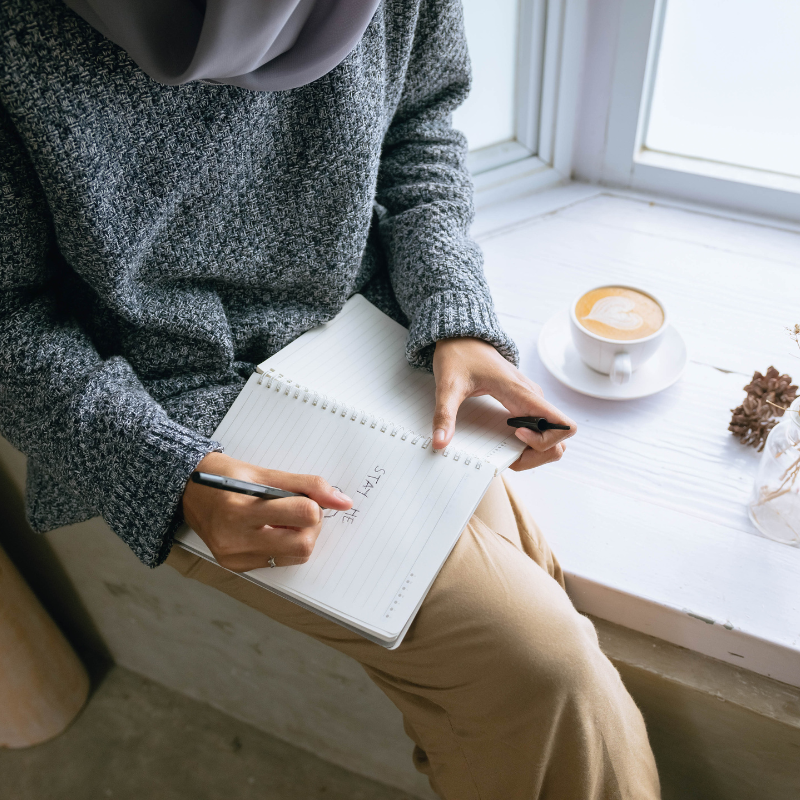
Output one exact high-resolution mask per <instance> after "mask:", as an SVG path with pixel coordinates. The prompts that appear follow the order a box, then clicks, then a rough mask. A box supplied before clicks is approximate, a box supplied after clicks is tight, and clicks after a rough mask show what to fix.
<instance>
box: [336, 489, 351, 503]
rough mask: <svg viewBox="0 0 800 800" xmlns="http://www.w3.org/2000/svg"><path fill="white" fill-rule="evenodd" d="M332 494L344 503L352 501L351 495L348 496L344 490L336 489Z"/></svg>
mask: <svg viewBox="0 0 800 800" xmlns="http://www.w3.org/2000/svg"><path fill="white" fill-rule="evenodd" d="M333 496H334V497H335V498H336V499H337V500H342V501H344V502H345V503H352V502H353V498H352V497H348V496H347V495H346V494H345V493H344V492H340V491H339V490H338V489H337V490H336V491H335V492H334V493H333Z"/></svg>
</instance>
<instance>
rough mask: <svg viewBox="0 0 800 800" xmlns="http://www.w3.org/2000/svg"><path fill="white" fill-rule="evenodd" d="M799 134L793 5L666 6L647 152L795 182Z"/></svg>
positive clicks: (714, 1) (799, 25)
mask: <svg viewBox="0 0 800 800" xmlns="http://www.w3.org/2000/svg"><path fill="white" fill-rule="evenodd" d="M487 5H490V4H487ZM798 137H800V2H799V1H798V0H757V1H756V0H667V7H666V13H665V16H664V28H663V31H662V37H661V48H660V51H659V57H658V64H657V70H656V78H655V84H654V89H653V95H652V101H651V107H650V117H649V122H648V126H647V131H646V136H645V142H644V143H645V147H647V148H648V149H650V150H658V151H661V152H666V153H674V154H678V155H683V156H689V157H694V158H702V159H708V160H712V161H719V162H723V163H727V164H735V165H739V166H744V167H751V168H755V169H761V170H769V171H771V172H780V173H785V174H789V175H800V145H799V144H798V142H799V141H800V140H799V139H798Z"/></svg>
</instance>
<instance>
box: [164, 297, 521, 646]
mask: <svg viewBox="0 0 800 800" xmlns="http://www.w3.org/2000/svg"><path fill="white" fill-rule="evenodd" d="M407 333H408V331H407V330H406V329H405V328H404V327H403V326H402V325H399V324H398V323H396V322H395V321H394V320H392V319H391V318H390V317H388V316H386V315H385V314H384V313H383V312H381V311H379V310H378V309H377V308H376V307H375V306H373V305H372V304H371V303H370V302H369V301H368V300H366V299H365V298H364V297H362V296H361V295H355V296H354V297H353V298H351V299H350V300H349V301H348V302H347V303H346V305H345V306H344V309H343V310H342V311H341V312H340V313H339V314H338V316H336V317H335V318H334V319H333V320H331V321H330V322H328V323H326V324H324V325H321V326H320V327H318V328H314V329H313V330H310V331H308V332H307V333H304V334H303V335H302V336H300V337H298V338H297V339H296V340H295V341H294V342H292V343H291V344H289V345H288V346H287V347H285V348H284V349H283V350H281V351H279V352H278V353H276V354H275V355H274V356H272V357H271V358H269V359H267V360H266V361H264V362H263V363H262V364H259V366H258V368H257V371H256V372H255V373H254V374H253V375H251V377H250V379H249V380H248V381H247V384H246V385H245V387H244V388H243V390H242V392H241V393H240V394H239V396H238V398H237V399H236V401H235V402H234V404H233V405H232V406H231V408H230V410H229V411H228V413H227V414H226V415H225V418H224V419H223V420H222V422H221V423H220V425H219V427H218V428H217V430H216V432H215V433H214V438H215V439H217V440H218V441H220V442H222V444H223V445H224V446H225V452H226V453H227V454H228V455H230V456H233V457H234V458H238V459H241V460H243V461H248V462H250V463H252V464H257V465H259V466H264V467H270V468H272V469H281V470H286V471H289V472H302V473H313V474H317V475H321V476H322V477H324V478H325V479H326V480H327V481H328V482H329V483H331V484H333V485H335V486H337V487H338V488H339V489H341V490H342V491H343V492H344V493H345V494H347V495H349V496H350V497H352V498H354V504H353V507H352V509H350V510H349V511H328V512H326V516H325V519H324V520H323V524H322V531H321V533H320V535H319V538H318V540H317V543H316V546H315V548H314V552H313V553H312V555H311V558H310V559H309V561H308V562H306V563H305V564H302V565H300V566H296V567H280V568H275V569H269V568H265V569H256V570H252V571H250V572H247V573H244V577H245V578H247V579H249V580H251V581H254V582H255V583H257V584H259V585H260V586H263V587H264V588H265V589H269V590H270V591H272V592H275V593H276V594H278V595H280V596H281V597H284V598H286V599H288V600H291V601H292V602H294V603H297V604H298V605H301V606H303V607H304V608H307V609H310V610H311V611H314V612H315V613H317V614H320V615H322V616H324V617H326V618H327V619H330V620H333V621H335V622H337V623H339V624H340V625H343V626H344V627H346V628H348V629H349V630H352V631H355V632H356V633H358V634H360V635H362V636H364V637H365V638H367V639H370V640H371V641H373V642H376V643H377V644H380V645H382V646H384V647H388V648H394V647H397V646H398V645H399V644H400V642H401V641H402V640H403V637H404V636H405V633H406V631H407V630H408V628H409V626H410V625H411V622H412V621H413V619H414V615H415V614H416V612H417V610H418V609H419V607H420V605H421V604H422V600H423V599H424V597H425V595H426V594H427V592H428V590H429V589H430V587H431V585H432V583H433V581H434V579H435V578H436V575H437V574H438V573H439V570H440V569H441V568H442V566H443V564H444V562H445V561H446V559H447V556H448V555H449V554H450V551H451V550H452V549H453V547H454V546H455V544H456V542H457V541H458V537H459V536H460V534H461V532H462V531H463V529H464V527H465V526H466V524H467V522H468V521H469V519H470V517H471V516H472V514H473V512H474V511H475V509H476V508H477V506H478V503H479V502H480V500H481V498H482V497H483V495H484V493H485V492H486V489H487V488H488V487H489V484H490V482H491V481H492V479H493V478H494V477H495V475H497V474H498V473H499V471H500V470H502V469H504V468H505V467H507V466H508V465H509V464H512V463H513V462H514V461H515V460H516V459H517V458H518V457H519V455H520V453H521V452H522V450H523V449H524V445H523V444H522V442H520V441H519V439H517V438H516V437H515V436H514V431H513V430H512V429H511V428H509V427H508V425H507V424H506V419H507V418H508V413H507V412H506V410H505V409H504V408H503V407H502V406H501V405H500V403H498V402H497V401H496V400H494V399H492V398H489V397H479V398H470V399H468V400H466V401H465V402H464V404H463V405H462V407H461V409H460V411H459V414H458V419H457V421H456V433H455V436H454V437H453V441H452V443H451V445H450V446H449V447H447V448H446V449H444V450H442V451H435V450H433V448H432V447H431V439H430V430H431V423H432V420H433V411H434V393H435V382H434V378H433V376H432V375H430V374H429V373H426V372H422V371H420V370H416V369H413V368H412V367H411V366H409V364H408V362H407V360H406V357H405V341H406V336H407ZM177 541H178V542H179V543H180V544H181V545H182V546H183V547H185V548H186V549H188V550H190V551H191V552H193V553H195V554H197V555H199V556H202V557H203V558H207V559H210V560H212V561H213V557H212V555H211V552H210V551H209V550H208V548H207V547H206V546H205V544H204V543H203V541H202V540H201V539H200V537H199V536H197V534H196V533H194V531H191V530H189V529H188V528H185V529H184V530H182V531H181V532H180V533H179V534H178V536H177Z"/></svg>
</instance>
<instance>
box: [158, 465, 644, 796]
mask: <svg viewBox="0 0 800 800" xmlns="http://www.w3.org/2000/svg"><path fill="white" fill-rule="evenodd" d="M167 564H169V565H170V566H172V567H174V568H175V569H177V570H178V571H179V572H180V573H182V574H183V575H184V576H186V577H189V578H194V579H196V580H199V581H202V582H203V583H206V584H209V585H210V586H213V587H215V588H217V589H219V590H220V591H223V592H225V593H226V594H229V595H231V597H234V598H236V599H237V600H240V601H241V602H243V603H246V604H247V605H249V606H252V607H253V608H256V609H258V610H259V611H262V612H263V613H264V614H267V615H268V616H269V617H271V618H272V619H274V620H277V621H279V622H282V623H283V624H285V625H288V626H289V627H291V628H294V629H295V630H298V631H303V632H304V633H307V634H308V635H309V636H313V637H314V638H315V639H318V640H319V641H321V642H324V643H325V644H327V645H330V646H331V647H334V648H336V649H337V650H340V651H341V652H343V653H346V654H347V655H349V656H351V657H352V658H354V659H356V661H358V662H359V663H360V664H361V665H362V666H363V667H364V669H365V670H366V671H367V674H368V675H369V676H370V678H371V679H372V680H373V681H374V682H375V683H376V684H377V685H378V686H379V687H380V688H381V689H382V690H383V692H385V694H386V695H387V696H388V697H389V698H390V699H391V701H392V702H393V703H394V704H395V705H396V706H397V707H398V708H399V709H400V711H401V712H402V714H403V717H404V720H405V728H406V732H407V733H408V735H409V736H410V737H411V739H412V740H413V741H414V743H415V745H416V746H415V748H414V754H413V759H414V764H415V766H416V768H417V769H418V770H420V771H421V772H423V773H425V774H426V775H427V776H428V778H429V780H430V783H431V786H432V787H433V789H434V791H435V792H436V793H437V794H439V795H440V796H441V797H443V798H446V800H479V798H480V800H535V799H537V800H538V799H541V800H590V799H592V798H604V799H605V798H608V799H609V800H610V798H622V799H624V800H628V798H631V799H632V798H636V799H637V800H654V799H655V798H659V797H660V791H659V782H658V774H657V772H656V766H655V762H654V760H653V755H652V752H651V750H650V745H649V742H648V739H647V732H646V731H645V726H644V721H643V719H642V715H641V713H640V712H639V709H638V708H637V707H636V705H635V704H634V702H633V700H632V699H631V697H630V695H629V694H628V692H627V691H626V689H625V687H624V686H623V684H622V681H621V680H620V677H619V673H618V672H617V671H616V669H615V668H614V667H613V665H612V664H611V662H610V661H609V660H608V659H607V658H606V657H605V656H604V655H603V653H602V652H601V651H600V647H599V645H598V642H597V634H596V633H595V630H594V626H593V625H592V623H591V622H590V621H589V620H588V619H587V618H586V617H584V616H582V615H581V614H579V613H578V612H577V611H576V610H575V608H574V607H573V605H572V603H571V602H570V600H569V598H568V597H567V594H566V592H565V591H564V578H563V575H562V572H561V567H560V566H559V564H558V562H557V561H556V559H555V556H554V555H553V554H552V552H551V551H550V548H549V547H548V545H547V542H546V541H545V540H544V538H543V536H542V534H541V532H540V531H539V529H538V527H537V526H536V523H535V522H534V521H533V520H532V519H531V517H530V515H529V514H528V512H527V511H526V510H525V508H524V507H523V506H522V505H521V504H520V502H519V500H518V499H517V498H516V497H515V496H514V494H513V493H512V491H511V490H510V488H509V487H508V486H507V485H506V484H505V482H504V481H503V480H502V479H500V478H498V479H497V480H495V481H494V482H493V483H492V485H491V487H490V488H489V491H488V492H487V494H486V496H485V497H484V499H483V500H482V501H481V504H480V505H479V506H478V509H477V511H476V512H475V515H474V516H473V518H472V520H471V521H470V523H469V525H467V528H466V530H465V531H464V533H463V534H462V536H461V538H460V540H459V542H458V544H457V545H456V547H455V549H454V550H453V552H452V554H451V555H450V557H449V558H448V560H447V562H446V563H445V565H444V567H443V568H442V571H441V572H440V574H439V576H438V577H437V578H436V581H435V582H434V584H433V587H432V588H431V591H430V592H429V594H428V596H427V597H426V598H425V601H424V602H423V604H422V607H421V609H420V611H419V613H418V614H417V617H416V619H415V620H414V623H413V624H412V626H411V628H410V630H409V632H408V634H407V635H406V638H405V640H404V641H403V643H402V644H401V645H400V647H398V648H397V650H393V651H390V650H386V649H384V648H382V647H379V646H378V645H375V644H373V643H371V642H368V641H367V640H366V639H362V638H361V637H359V636H357V635H356V634H353V633H350V632H349V631H347V630H345V629H344V628H342V627H340V626H339V625H336V624H335V623H333V622H328V621H327V620H325V619H322V618H321V617H318V616H317V615H315V614H312V613H311V612H309V611H306V610H304V609H302V608H300V607H299V606H296V605H294V604H293V603H290V602H288V601H286V600H283V599H281V598H280V597H277V596H276V595H274V594H272V593H271V592H268V591H266V590H265V589H261V588H259V587H258V586H256V585H254V584H253V583H251V582H250V581H247V580H244V579H243V578H241V577H239V576H238V575H235V574H233V573H231V572H227V571H226V570H224V569H222V568H221V567H218V566H216V565H214V564H210V563H209V562H207V561H204V560H203V559H200V558H198V557H197V556H193V555H191V554H189V553H187V552H186V551H185V550H182V549H180V548H178V547H176V548H174V549H173V550H172V553H171V554H170V556H169V558H168V559H167Z"/></svg>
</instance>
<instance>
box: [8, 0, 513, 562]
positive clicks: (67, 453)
mask: <svg viewBox="0 0 800 800" xmlns="http://www.w3.org/2000/svg"><path fill="white" fill-rule="evenodd" d="M468 85H469V61H468V57H467V52H466V46H465V39H464V32H463V25H462V16H461V8H460V2H459V0H385V2H384V3H383V4H382V5H381V6H380V8H379V9H378V11H377V13H376V15H375V17H374V19H373V20H372V23H371V24H370V26H369V28H368V30H367V32H366V33H365V35H364V37H363V39H362V41H361V42H360V44H359V45H358V47H356V49H355V51H354V52H353V53H351V54H350V55H349V56H348V57H347V59H345V61H344V62H343V63H342V64H341V65H340V66H338V67H337V68H336V69H335V70H334V71H333V72H331V73H330V74H328V75H326V76H325V77H323V78H321V79H320V80H318V81H315V82H314V83H312V84H310V85H308V86H305V87H302V88H300V89H295V90H292V91H286V92H272V93H270V92H252V91H248V90H245V89H239V88H235V87H230V86H220V85H209V84H203V83H199V82H198V83H191V84H187V85H185V86H179V87H172V86H162V85H160V84H158V83H156V82H154V81H153V80H151V79H150V78H149V77H148V76H147V75H146V74H145V73H143V72H142V71H141V70H139V69H138V68H137V67H136V65H135V64H134V63H133V62H132V61H131V60H130V58H129V57H128V56H127V54H126V53H125V52H124V51H123V50H121V49H120V48H118V47H117V46H116V45H114V44H112V43H111V42H109V41H107V40H106V39H104V38H103V37H102V36H101V35H100V34H99V33H97V32H96V31H95V30H94V29H93V28H91V27H90V26H88V25H87V24H86V23H85V22H84V21H83V20H82V19H80V18H79V17H78V16H76V15H75V14H73V13H72V12H71V11H70V10H69V9H67V7H66V6H64V5H63V3H62V2H61V0H0V220H1V222H2V226H1V227H0V431H2V434H3V435H4V436H6V437H7V438H8V439H9V441H11V443H12V444H14V445H15V446H16V447H17V448H19V449H20V450H22V451H23V452H24V453H26V454H27V455H28V487H27V501H28V512H29V516H30V521H31V524H32V525H33V527H34V528H35V529H36V530H39V531H45V530H50V529H52V528H54V527H57V526H60V525H65V524H68V523H73V522H78V521H81V520H84V519H87V518H89V517H93V516H96V515H101V516H102V517H103V518H104V519H105V520H106V522H107V523H108V524H109V525H110V526H111V528H112V529H113V530H114V531H115V532H116V533H117V534H118V535H119V536H120V537H121V538H122V539H124V540H125V542H127V543H128V545H129V546H130V547H131V548H132V549H133V551H134V552H135V553H136V555H137V556H138V557H139V558H140V559H141V560H142V561H143V562H144V563H145V564H149V565H151V566H152V565H156V564H159V563H161V562H162V561H163V559H164V558H165V557H166V555H167V553H168V552H169V548H170V546H171V543H172V534H173V532H174V530H175V528H176V526H177V524H178V523H179V521H180V500H181V495H182V492H183V488H184V486H185V484H186V481H187V479H188V476H189V474H190V473H191V471H192V470H193V469H194V467H195V465H196V464H197V462H198V461H199V460H200V459H201V458H202V457H203V456H204V455H205V454H206V453H207V452H209V451H211V450H213V449H220V448H219V444H218V443H216V442H214V441H213V440H212V439H211V438H209V437H210V436H211V434H212V432H213V430H214V428H215V427H216V425H217V424H218V423H219V421H220V420H221V419H222V417H223V415H224V414H225V411H226V410H227V408H228V407H229V406H230V404H231V403H232V402H233V400H234V398H235V397H236V395H237V393H238V392H239V390H240V388H241V387H242V385H243V383H244V381H245V379H246V378H247V376H248V375H249V374H250V373H251V371H252V370H253V367H254V364H255V363H256V362H258V361H261V360H262V359H265V358H267V357H268V356H269V355H271V354H272V353H274V352H275V351H276V350H278V349H279V348H281V347H283V346H284V345H286V344H287V343H288V342H290V341H292V339H294V338H295V337H297V336H299V335H300V334H301V333H303V332H304V331H306V330H308V329H309V328H311V327H313V326H315V325H318V324H320V323H322V322H325V321H326V320H329V319H331V318H332V317H333V316H334V315H335V314H336V313H337V312H338V311H339V310H340V309H341V307H342V306H343V304H344V303H345V301H346V300H347V298H348V297H350V296H351V295H352V294H353V293H354V292H359V291H360V292H363V293H364V294H366V295H367V297H369V298H370V299H371V300H372V301H373V302H375V303H376V304H377V305H378V306H379V307H381V308H383V309H384V310H385V311H387V313H390V314H391V315H392V316H394V317H395V318H396V319H398V320H399V321H401V322H403V323H404V324H406V325H408V326H409V328H410V332H409V337H408V348H407V352H408V358H409V360H410V362H411V363H412V364H414V365H417V366H420V367H423V368H424V367H428V368H429V366H430V360H431V355H432V348H433V344H434V343H435V342H436V341H437V340H439V339H442V338H446V337H453V336H477V337H480V338H482V339H484V340H486V341H488V342H490V343H492V344H493V345H495V346H496V347H497V348H498V349H499V350H500V352H501V353H503V355H505V356H506V357H507V358H509V359H511V360H515V359H516V350H515V348H514V345H513V343H512V342H511V341H510V340H509V339H508V338H507V336H506V335H505V334H504V333H503V331H502V330H501V329H500V327H499V325H498V323H497V320H496V318H495V315H494V312H493V309H492V301H491V298H490V295H489V291H488V289H487V286H486V282H485V280H484V277H483V272H482V263H481V255H480V252H479V251H478V249H477V248H476V246H475V245H474V244H473V243H472V242H471V241H470V239H469V237H468V227H469V223H470V219H471V215H472V188H471V184H470V180H469V176H468V174H467V171H466V169H465V166H464V154H465V142H464V137H463V136H462V135H461V134H460V133H458V132H456V131H454V130H453V129H452V128H451V125H450V114H451V112H452V110H453V109H454V108H455V107H456V106H457V105H458V104H459V103H460V102H461V101H462V100H463V98H464V97H465V95H466V93H467V90H468ZM275 466H276V468H280V464H276V465H275Z"/></svg>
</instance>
